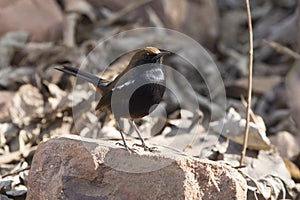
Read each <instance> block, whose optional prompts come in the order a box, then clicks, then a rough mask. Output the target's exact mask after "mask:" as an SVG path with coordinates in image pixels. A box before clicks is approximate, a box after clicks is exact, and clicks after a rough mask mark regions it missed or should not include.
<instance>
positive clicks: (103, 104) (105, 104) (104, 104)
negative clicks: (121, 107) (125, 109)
mask: <svg viewBox="0 0 300 200" xmlns="http://www.w3.org/2000/svg"><path fill="white" fill-rule="evenodd" d="M111 95H112V91H109V92H107V93H104V94H103V96H102V97H101V99H100V100H99V102H98V104H97V106H96V110H103V109H105V108H110V105H111Z"/></svg>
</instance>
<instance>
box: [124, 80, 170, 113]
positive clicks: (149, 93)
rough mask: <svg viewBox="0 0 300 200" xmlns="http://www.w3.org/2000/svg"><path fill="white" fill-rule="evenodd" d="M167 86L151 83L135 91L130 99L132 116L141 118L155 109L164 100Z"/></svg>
mask: <svg viewBox="0 0 300 200" xmlns="http://www.w3.org/2000/svg"><path fill="white" fill-rule="evenodd" d="M164 92H165V86H164V85H160V84H156V83H149V84H145V85H143V86H141V87H139V88H138V89H136V90H135V91H134V93H133V94H132V96H131V97H130V100H129V112H130V116H131V118H141V117H144V116H146V115H148V114H149V113H150V112H151V111H152V110H154V109H155V108H156V107H157V105H158V104H159V102H160V101H161V100H162V97H163V94H164Z"/></svg>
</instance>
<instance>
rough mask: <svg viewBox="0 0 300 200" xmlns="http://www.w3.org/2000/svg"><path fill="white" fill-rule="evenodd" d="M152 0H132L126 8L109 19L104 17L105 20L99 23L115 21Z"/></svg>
mask: <svg viewBox="0 0 300 200" xmlns="http://www.w3.org/2000/svg"><path fill="white" fill-rule="evenodd" d="M150 1H152V0H136V1H132V2H131V3H130V4H129V5H128V6H126V7H125V8H123V9H122V10H121V11H119V12H118V13H116V14H115V15H114V16H113V17H111V18H109V19H104V20H100V21H99V22H98V23H97V25H102V26H108V25H110V24H113V23H115V22H116V21H118V20H119V19H121V18H122V17H124V16H125V15H127V14H128V13H130V12H131V11H133V10H135V9H137V8H139V7H141V6H143V5H145V4H147V3H149V2H150Z"/></svg>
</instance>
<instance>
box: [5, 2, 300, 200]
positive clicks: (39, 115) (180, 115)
mask: <svg viewBox="0 0 300 200" xmlns="http://www.w3.org/2000/svg"><path fill="white" fill-rule="evenodd" d="M250 3H251V10H252V22H253V34H254V71H253V98H252V110H253V113H254V114H255V115H256V117H255V115H254V114H253V117H252V122H253V129H254V132H255V131H256V132H255V133H257V134H258V135H259V136H258V137H259V138H260V139H257V138H256V137H255V136H254V137H253V141H254V143H259V142H257V140H261V141H262V142H261V143H262V145H261V146H260V145H259V146H258V147H257V146H255V147H253V148H252V150H255V151H256V152H259V151H260V150H266V149H268V150H269V149H271V146H272V148H273V146H274V147H275V148H276V149H278V152H279V155H280V159H281V161H282V162H284V163H285V165H286V167H287V169H284V170H288V171H289V174H290V175H291V176H292V177H286V176H285V175H284V176H285V177H284V178H282V177H280V178H281V179H283V180H285V181H283V182H284V184H285V187H283V188H279V189H278V191H279V192H278V193H276V192H275V193H274V194H272V195H273V196H272V197H275V198H277V197H278V195H279V194H280V192H282V191H283V190H286V189H288V190H290V191H293V192H290V193H289V195H291V196H292V197H294V198H296V196H297V191H299V182H300V171H299V167H300V132H299V127H300V87H299V85H300V62H299V59H300V55H299V51H300V35H299V32H300V13H299V12H300V1H299V0H298V1H297V0H253V1H251V2H250ZM140 27H164V28H168V29H172V30H176V31H178V32H181V33H184V34H186V35H187V36H189V37H191V38H193V39H194V40H195V41H197V42H198V43H199V44H201V45H203V47H205V49H206V50H207V51H208V52H209V55H210V56H211V57H212V58H213V60H214V61H215V63H216V65H217V68H218V71H219V73H220V74H221V76H222V79H223V83H224V85H225V90H226V102H227V104H226V108H224V107H222V105H220V104H219V99H218V95H212V94H208V90H207V84H209V83H214V79H213V77H214V74H212V73H214V72H211V71H210V69H209V67H207V63H206V62H205V61H203V62H202V63H200V64H199V65H200V66H201V67H202V68H203V71H204V75H205V76H206V77H201V76H200V75H199V74H197V73H196V74H195V71H193V70H188V69H190V68H189V63H187V62H184V61H183V60H182V59H179V58H178V57H176V56H175V55H173V56H169V57H168V58H166V60H165V63H166V64H169V65H171V66H172V67H174V68H175V69H177V70H178V71H180V73H182V74H183V75H184V76H185V77H186V78H187V79H188V80H189V81H190V83H191V84H192V85H193V88H194V90H195V91H196V93H197V95H198V98H199V110H200V111H199V119H198V120H200V123H198V121H197V119H195V118H194V117H193V116H194V115H193V110H188V106H187V107H186V108H180V107H179V106H178V102H177V101H176V99H175V100H174V97H172V94H171V93H169V94H168V93H167V95H166V97H165V101H164V102H165V110H166V112H167V117H168V119H161V118H157V119H152V120H151V119H148V118H146V119H142V120H140V121H139V122H138V123H139V125H140V126H141V129H142V130H143V132H145V134H146V136H147V137H149V141H150V142H151V141H153V142H157V141H163V140H165V141H166V142H165V144H168V140H169V138H170V136H172V133H173V132H172V131H174V130H175V129H178V127H177V126H178V124H180V123H179V122H178V121H180V120H186V121H187V122H189V124H191V126H194V125H195V123H196V124H200V126H201V127H200V132H201V133H202V135H207V130H208V129H207V128H208V127H209V123H210V122H211V121H213V122H214V123H212V124H211V127H212V128H216V129H218V128H217V127H218V126H219V123H220V121H219V120H220V119H221V118H222V116H224V115H223V113H225V112H227V114H228V116H235V117H237V116H238V117H240V118H241V119H242V118H245V104H244V103H243V100H242V99H243V98H246V97H247V88H248V86H247V75H248V52H249V45H248V40H249V35H248V24H247V14H246V7H245V2H244V1H241V0H123V1H117V0H1V1H0V175H1V178H2V179H1V180H0V199H2V198H3V199H9V198H10V199H24V198H25V197H26V191H27V178H28V173H29V170H30V165H31V162H32V158H33V155H34V152H35V150H36V148H37V146H38V144H39V143H40V142H42V141H45V140H47V139H49V138H51V137H55V136H61V135H66V134H75V135H80V136H85V137H91V138H114V139H116V138H119V133H118V132H117V130H116V129H115V126H114V122H113V118H112V116H111V115H110V114H108V113H95V112H93V108H94V107H93V106H95V103H96V101H95V99H96V100H97V98H95V96H94V93H93V92H92V91H93V87H91V86H90V85H88V84H84V83H79V84H78V83H77V84H76V85H75V83H76V79H74V78H70V77H68V76H65V75H63V74H62V73H60V72H58V71H56V70H54V69H53V68H54V67H55V66H57V65H63V64H70V65H72V66H75V67H81V69H83V70H86V71H89V72H91V73H98V74H99V75H102V76H103V77H105V78H106V79H108V80H110V79H113V77H114V76H116V75H117V74H118V73H119V72H120V71H121V70H122V69H123V68H124V66H126V64H127V63H128V61H129V59H130V57H131V55H132V54H130V53H129V54H125V55H122V56H121V57H117V58H116V55H119V54H120V52H123V51H126V49H131V48H133V47H137V48H138V47H139V45H140V44H142V43H149V44H152V45H154V46H157V45H158V46H159V45H160V44H161V42H162V41H164V40H165V39H166V40H167V39H168V35H167V34H165V35H163V36H160V37H162V38H158V36H157V35H156V34H154V33H153V34H151V33H149V32H147V34H146V33H145V34H144V35H134V34H132V35H126V37H125V36H123V37H122V34H120V35H119V37H118V40H116V41H114V42H112V43H109V42H107V43H105V40H106V39H107V38H109V37H111V36H113V35H115V34H118V33H122V32H124V31H127V30H132V29H135V28H140ZM100 42H103V45H102V46H101V48H96V49H95V50H94V51H93V53H91V54H89V53H90V52H91V50H93V49H94V48H95V47H97V45H98V44H99V43H100ZM170 48H174V46H172V44H171V46H170ZM176 48H178V52H180V53H183V54H185V55H188V56H189V57H192V58H197V57H199V55H198V54H197V52H196V51H194V49H193V47H191V46H187V45H182V46H178V47H176ZM87 57H88V59H87V60H86V58H87ZM83 61H85V62H84V64H83ZM109 64H112V65H111V67H110V68H108V69H106V67H107V66H108V65H109ZM202 75H203V74H202ZM204 79H205V80H207V81H208V82H209V83H207V82H204V81H203V80H204ZM174 84H176V83H174ZM74 88H75V90H76V91H77V92H76V94H73V93H72V90H73V89H74ZM74 108H75V109H76V110H77V112H76V114H75V115H74V113H73V112H72V109H74ZM78 111H80V112H78ZM194 114H195V113H194ZM191 116H192V117H191ZM257 118H258V119H257ZM255 119H256V120H255ZM74 120H76V124H74ZM195 120H196V121H195ZM226 120H227V122H232V121H230V120H232V119H230V117H229V118H226ZM124 123H126V122H124ZM125 125H126V124H125ZM235 126H238V125H237V124H234V123H231V124H230V123H229V125H228V126H227V128H228V129H230V130H231V129H238V130H243V127H235ZM95 127H98V129H97V130H96V129H95ZM153 127H159V128H156V129H155V130H153V129H154V128H153ZM261 127H263V128H261ZM240 128H241V129H240ZM99 129H100V131H99ZM192 129H193V127H187V129H186V134H183V136H182V137H185V135H188V134H189V133H190V132H191V130H192ZM126 130H127V131H126V132H128V133H129V134H133V133H131V132H132V130H130V129H129V128H128V129H126ZM197 130H198V129H197ZM198 131H199V130H198ZM215 132H218V131H215ZM218 134H220V133H218ZM241 134H242V133H241V132H239V133H233V135H230V134H228V135H226V134H224V135H223V136H221V138H219V135H218V138H217V140H219V142H220V144H222V145H225V146H223V147H224V148H223V150H222V148H220V149H216V148H217V147H216V146H213V145H214V144H211V145H212V146H213V147H210V148H208V150H207V151H208V152H209V153H208V154H205V155H209V156H206V157H208V158H209V159H212V160H226V159H225V158H226V156H228V155H229V154H230V151H233V150H232V149H230V148H229V147H232V146H230V145H233V144H232V143H231V142H234V143H235V145H241V142H240V141H241V139H240V138H241ZM200 135H201V134H200ZM180 137H181V136H180ZM200 137H201V136H199V138H198V139H199V141H198V140H197V141H196V142H195V146H193V147H191V146H187V147H186V148H182V149H180V150H184V151H186V152H187V153H190V154H192V155H193V156H197V157H201V152H199V149H197V147H199V146H201V145H202V146H203V140H201V138H200ZM250 137H251V136H250ZM180 139H181V138H180ZM229 139H230V140H231V141H229ZM163 143H164V142H163ZM197 145H198V146H197ZM207 146H209V145H207ZM199 148H200V147H199ZM224 149H225V150H224ZM234 149H235V150H234V151H235V153H237V152H239V151H240V149H241V148H240V147H239V146H238V147H237V146H234ZM231 153H232V152H231ZM258 154H259V153H258ZM229 157H230V156H228V158H229ZM230 158H232V157H230ZM228 160H230V159H228ZM262 162H263V161H262ZM265 170H266V171H268V170H269V169H265ZM278 170H279V171H280V170H283V169H281V168H278ZM270 173H271V172H270ZM258 180H259V178H258ZM290 181H291V182H290ZM294 181H295V182H294ZM297 188H298V189H297Z"/></svg>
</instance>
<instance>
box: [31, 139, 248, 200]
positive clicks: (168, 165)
mask: <svg viewBox="0 0 300 200" xmlns="http://www.w3.org/2000/svg"><path fill="white" fill-rule="evenodd" d="M138 150H139V149H138ZM160 150H161V152H159V153H149V152H144V151H142V150H139V151H138V153H136V154H130V153H128V152H127V151H125V150H123V149H122V148H120V147H117V146H116V145H115V142H114V141H99V142H98V143H96V142H95V141H87V139H84V140H83V139H80V138H57V139H51V140H49V141H47V142H45V143H42V144H40V145H39V148H38V149H37V151H36V153H35V155H34V158H33V162H32V166H31V170H30V175H29V180H28V194H27V199H31V200H32V199H33V200H34V199H72V200H73V199H246V192H247V191H246V181H245V179H244V178H243V177H242V176H241V175H240V174H239V173H238V172H237V171H236V170H235V169H232V168H230V167H229V166H226V165H224V164H220V163H217V162H212V161H204V160H199V159H196V158H193V157H189V156H186V155H183V154H180V153H178V152H175V151H173V150H167V149H163V148H160Z"/></svg>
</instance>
